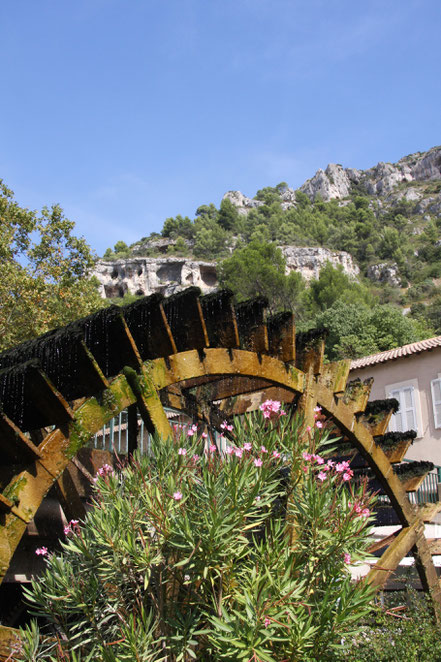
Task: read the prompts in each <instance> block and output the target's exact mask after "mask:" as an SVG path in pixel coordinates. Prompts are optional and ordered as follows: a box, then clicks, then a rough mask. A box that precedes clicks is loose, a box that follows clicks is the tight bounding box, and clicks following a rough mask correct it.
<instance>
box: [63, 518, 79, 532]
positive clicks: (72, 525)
mask: <svg viewBox="0 0 441 662" xmlns="http://www.w3.org/2000/svg"><path fill="white" fill-rule="evenodd" d="M78 526H79V522H78V520H77V519H71V520H70V522H69V523H68V524H67V525H66V526H65V527H64V535H65V536H68V535H69V534H71V533H77V531H78Z"/></svg>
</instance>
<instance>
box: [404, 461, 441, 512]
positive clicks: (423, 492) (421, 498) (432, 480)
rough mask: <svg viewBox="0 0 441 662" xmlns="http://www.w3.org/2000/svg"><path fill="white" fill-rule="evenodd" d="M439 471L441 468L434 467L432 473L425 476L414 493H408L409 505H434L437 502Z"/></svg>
mask: <svg viewBox="0 0 441 662" xmlns="http://www.w3.org/2000/svg"><path fill="white" fill-rule="evenodd" d="M440 469H441V467H435V469H434V470H433V471H432V472H430V473H429V474H427V476H426V477H425V479H424V480H423V482H422V483H421V486H420V487H419V488H418V490H417V491H416V492H409V500H410V502H411V503H436V502H437V501H439V497H438V485H439V483H440Z"/></svg>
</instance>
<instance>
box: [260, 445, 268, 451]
mask: <svg viewBox="0 0 441 662" xmlns="http://www.w3.org/2000/svg"><path fill="white" fill-rule="evenodd" d="M260 450H261V451H262V453H268V451H267V449H266V448H265V446H261V447H260Z"/></svg>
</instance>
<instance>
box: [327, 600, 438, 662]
mask: <svg viewBox="0 0 441 662" xmlns="http://www.w3.org/2000/svg"><path fill="white" fill-rule="evenodd" d="M388 603H389V604H388V605H387V606H386V607H385V608H381V607H378V608H377V609H376V611H375V612H374V613H373V614H372V616H371V617H370V618H369V619H368V620H367V621H366V623H365V625H364V628H363V631H362V633H361V635H358V636H356V637H347V638H346V640H345V644H344V647H343V651H342V652H341V653H339V654H337V655H336V660H342V661H343V660H347V659H352V660H354V661H356V662H420V661H421V662H439V660H440V659H441V654H440V651H441V629H440V627H439V625H438V624H437V623H436V621H435V619H434V615H433V611H432V609H431V606H430V605H429V602H428V600H427V598H426V597H425V596H424V595H421V594H418V593H416V592H415V591H414V590H412V589H409V590H407V591H406V592H405V593H403V592H401V593H396V594H392V595H391V597H388Z"/></svg>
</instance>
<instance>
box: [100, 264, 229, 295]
mask: <svg viewBox="0 0 441 662" xmlns="http://www.w3.org/2000/svg"><path fill="white" fill-rule="evenodd" d="M94 276H96V278H97V279H98V281H99V283H100V294H101V296H102V297H104V298H113V297H122V296H124V294H126V293H129V294H137V295H148V294H153V293H154V292H159V293H161V294H164V296H169V295H170V294H174V293H175V292H179V291H181V290H183V289H185V288H186V287H189V286H190V285H196V286H197V287H200V288H201V290H202V292H203V293H204V294H206V293H208V292H211V291H212V290H214V289H215V288H216V286H217V274H216V264H215V263H212V262H201V261H196V260H186V259H185V258H179V257H167V258H158V257H156V258H155V257H134V258H127V259H121V260H98V262H97V263H96V265H95V270H94Z"/></svg>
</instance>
